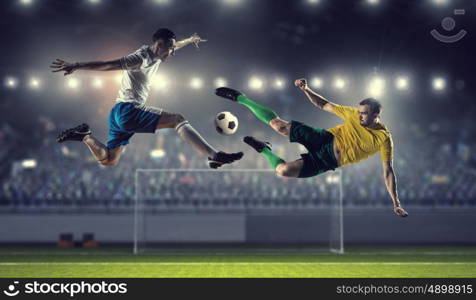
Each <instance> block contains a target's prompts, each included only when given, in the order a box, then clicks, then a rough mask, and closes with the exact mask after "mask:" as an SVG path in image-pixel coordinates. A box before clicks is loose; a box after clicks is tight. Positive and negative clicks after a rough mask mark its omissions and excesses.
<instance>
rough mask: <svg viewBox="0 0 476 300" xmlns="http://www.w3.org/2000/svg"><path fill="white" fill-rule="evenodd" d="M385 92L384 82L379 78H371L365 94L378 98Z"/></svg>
mask: <svg viewBox="0 0 476 300" xmlns="http://www.w3.org/2000/svg"><path fill="white" fill-rule="evenodd" d="M384 91H385V80H384V79H383V78H381V77H375V78H373V79H372V80H371V81H370V83H369V85H368V88H367V92H368V93H369V94H370V96H372V97H380V96H382V94H383V92H384Z"/></svg>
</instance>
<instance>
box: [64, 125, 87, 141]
mask: <svg viewBox="0 0 476 300" xmlns="http://www.w3.org/2000/svg"><path fill="white" fill-rule="evenodd" d="M89 134H91V129H89V125H88V124H84V123H83V124H81V125H78V126H76V127H73V128H70V129H67V130H65V131H63V132H61V133H60V134H59V135H58V137H57V138H56V141H57V142H58V143H62V142H64V141H80V142H81V141H82V140H83V139H84V137H85V136H87V135H89Z"/></svg>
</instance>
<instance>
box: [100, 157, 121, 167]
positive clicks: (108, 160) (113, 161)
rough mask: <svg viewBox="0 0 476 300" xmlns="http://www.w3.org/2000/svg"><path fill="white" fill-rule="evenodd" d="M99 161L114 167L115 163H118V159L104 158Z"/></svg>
mask: <svg viewBox="0 0 476 300" xmlns="http://www.w3.org/2000/svg"><path fill="white" fill-rule="evenodd" d="M99 163H100V164H101V165H103V166H105V167H114V166H117V164H118V163H119V159H113V160H111V159H105V160H101V161H100V162H99Z"/></svg>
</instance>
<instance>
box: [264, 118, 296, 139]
mask: <svg viewBox="0 0 476 300" xmlns="http://www.w3.org/2000/svg"><path fill="white" fill-rule="evenodd" d="M269 125H270V126H271V127H272V128H273V129H274V130H275V131H276V132H278V133H279V134H281V135H283V136H288V135H289V132H290V130H291V123H289V122H288V121H285V120H283V119H281V118H274V119H272V120H271V121H270V122H269Z"/></svg>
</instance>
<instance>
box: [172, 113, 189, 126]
mask: <svg viewBox="0 0 476 300" xmlns="http://www.w3.org/2000/svg"><path fill="white" fill-rule="evenodd" d="M185 121H186V119H185V117H184V116H183V115H181V114H175V116H174V127H175V126H177V125H178V124H180V123H182V122H185Z"/></svg>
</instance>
